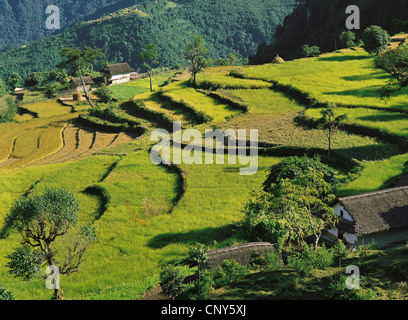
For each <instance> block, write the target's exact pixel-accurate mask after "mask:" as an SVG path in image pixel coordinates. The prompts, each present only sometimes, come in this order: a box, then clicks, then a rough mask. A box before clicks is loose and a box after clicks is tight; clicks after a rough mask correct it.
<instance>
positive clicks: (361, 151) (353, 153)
mask: <svg viewBox="0 0 408 320" xmlns="http://www.w3.org/2000/svg"><path fill="white" fill-rule="evenodd" d="M333 150H335V151H337V152H339V153H341V154H344V155H346V156H348V157H350V158H353V159H356V160H359V161H363V160H366V161H376V160H386V159H389V158H391V157H392V156H395V155H398V154H402V153H403V151H402V150H401V149H400V148H399V147H398V146H396V145H392V144H389V143H380V144H373V145H366V146H357V147H350V148H340V149H337V148H334V149H333Z"/></svg>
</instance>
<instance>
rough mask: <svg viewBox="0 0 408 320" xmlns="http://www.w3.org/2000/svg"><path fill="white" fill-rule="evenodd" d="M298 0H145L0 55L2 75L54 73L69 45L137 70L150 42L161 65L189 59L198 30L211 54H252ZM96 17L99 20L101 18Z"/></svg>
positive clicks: (271, 34)
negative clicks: (191, 41) (157, 51)
mask: <svg viewBox="0 0 408 320" xmlns="http://www.w3.org/2000/svg"><path fill="white" fill-rule="evenodd" d="M294 3H295V0H254V1H251V2H247V1H243V0H175V1H173V2H170V1H166V0H158V1H146V2H144V3H143V4H140V5H138V6H136V7H135V6H133V7H130V8H129V9H127V10H121V11H118V12H116V13H115V14H110V15H106V16H105V17H101V18H98V19H91V21H88V22H84V23H81V24H77V25H75V26H74V27H72V28H69V29H66V30H65V31H64V32H62V33H60V34H57V35H54V36H50V37H47V38H44V39H41V40H39V41H36V42H33V43H30V44H29V45H28V46H26V47H21V48H17V49H14V50H12V51H6V52H3V53H1V54H0V64H1V65H2V68H0V76H1V77H3V78H4V77H6V76H8V75H9V74H10V73H11V72H19V73H20V74H22V75H23V76H27V75H28V74H29V73H30V72H33V71H49V70H52V69H54V68H55V66H56V64H58V63H59V62H60V60H61V57H60V56H59V54H58V51H59V50H61V48H64V47H84V46H91V47H94V48H99V49H101V50H102V51H103V52H104V53H105V58H106V60H107V61H110V62H122V61H127V62H129V63H130V64H132V66H134V67H135V68H136V69H137V70H139V71H141V70H142V67H141V66H142V63H141V61H140V60H139V59H138V57H137V54H138V53H139V52H140V50H141V48H142V47H143V46H144V45H145V44H147V43H156V44H157V45H158V46H159V48H160V66H169V67H170V66H173V65H174V64H182V63H184V60H183V56H182V52H183V48H184V47H185V45H186V43H187V42H188V41H189V39H190V37H191V36H192V35H193V34H201V35H203V37H204V38H205V40H206V42H207V45H208V47H209V54H210V56H211V57H212V58H220V57H223V58H224V57H226V55H227V54H228V53H232V52H236V53H238V54H240V55H241V56H242V57H248V56H249V55H253V54H255V52H256V48H257V46H258V44H259V43H262V42H271V41H273V40H274V37H273V32H274V30H275V27H276V26H277V25H278V24H279V23H281V22H282V21H283V19H284V17H285V16H287V15H288V14H289V13H290V12H291V11H292V9H293V6H294ZM93 18H97V17H96V16H95V17H93Z"/></svg>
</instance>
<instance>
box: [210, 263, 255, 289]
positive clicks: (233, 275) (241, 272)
mask: <svg viewBox="0 0 408 320" xmlns="http://www.w3.org/2000/svg"><path fill="white" fill-rule="evenodd" d="M247 273H248V269H247V268H246V267H245V266H241V265H240V264H239V263H238V262H236V261H235V260H234V259H231V260H225V261H224V262H223V263H222V265H221V266H217V267H216V268H215V270H214V271H213V279H214V285H215V287H223V286H225V285H227V284H228V283H230V282H231V281H234V280H237V279H238V278H241V277H243V276H245V275H246V274H247Z"/></svg>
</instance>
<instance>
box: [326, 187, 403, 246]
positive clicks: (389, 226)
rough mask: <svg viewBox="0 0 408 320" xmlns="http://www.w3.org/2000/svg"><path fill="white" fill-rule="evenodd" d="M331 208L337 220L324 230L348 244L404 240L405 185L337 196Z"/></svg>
mask: <svg viewBox="0 0 408 320" xmlns="http://www.w3.org/2000/svg"><path fill="white" fill-rule="evenodd" d="M333 209H334V211H335V213H336V214H337V215H338V216H339V217H340V222H339V223H338V224H337V225H336V227H332V228H331V229H329V230H327V234H328V235H329V236H331V237H334V238H336V239H341V240H343V241H344V242H345V243H346V244H348V245H349V246H359V245H363V244H370V243H371V242H372V241H375V243H377V244H378V245H380V246H381V245H387V244H391V243H394V242H401V241H408V187H399V188H391V189H386V190H380V191H375V192H369V193H365V194H361V195H355V196H350V197H343V198H339V199H338V200H337V201H336V203H335V204H334V205H333Z"/></svg>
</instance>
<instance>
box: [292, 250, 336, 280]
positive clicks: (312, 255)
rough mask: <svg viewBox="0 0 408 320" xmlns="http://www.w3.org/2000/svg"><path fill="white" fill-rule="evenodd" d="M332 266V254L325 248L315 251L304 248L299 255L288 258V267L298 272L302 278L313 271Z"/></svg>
mask: <svg viewBox="0 0 408 320" xmlns="http://www.w3.org/2000/svg"><path fill="white" fill-rule="evenodd" d="M332 264H333V253H332V252H330V250H328V249H326V247H325V246H323V247H320V248H317V249H316V250H313V249H310V248H309V247H306V248H305V250H304V251H303V252H301V253H297V254H294V255H291V256H289V257H288V266H289V267H290V268H293V269H295V270H297V271H299V272H300V273H301V274H302V275H303V276H308V275H310V272H311V271H312V270H313V269H325V268H327V267H328V266H330V265H332Z"/></svg>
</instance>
